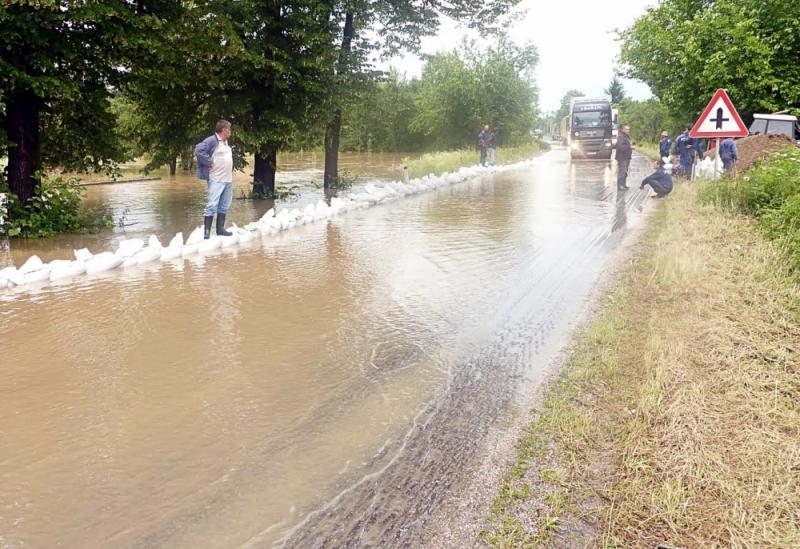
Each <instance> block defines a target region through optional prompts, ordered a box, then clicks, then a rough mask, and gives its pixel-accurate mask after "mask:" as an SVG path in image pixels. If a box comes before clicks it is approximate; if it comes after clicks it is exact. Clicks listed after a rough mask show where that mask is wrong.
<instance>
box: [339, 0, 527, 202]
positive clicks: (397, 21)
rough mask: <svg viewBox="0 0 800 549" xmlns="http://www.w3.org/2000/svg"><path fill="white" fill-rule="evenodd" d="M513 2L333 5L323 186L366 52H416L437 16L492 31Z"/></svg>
mask: <svg viewBox="0 0 800 549" xmlns="http://www.w3.org/2000/svg"><path fill="white" fill-rule="evenodd" d="M518 2H519V0H487V1H485V2H476V1H474V0H355V1H353V0H348V1H346V2H338V3H335V4H334V8H333V10H332V14H333V16H334V18H335V20H336V21H337V23H338V25H339V29H340V39H339V40H338V41H337V42H336V43H335V47H336V48H337V51H338V59H337V61H336V62H335V64H334V65H333V71H334V73H335V82H336V83H337V84H338V85H337V87H336V88H335V89H334V93H333V94H332V97H331V100H330V101H329V102H328V104H327V106H328V109H329V111H330V115H329V122H328V125H327V128H326V133H325V174H324V183H325V186H326V187H328V186H330V185H334V184H335V183H336V182H337V181H338V179H339V173H338V154H339V140H340V135H341V127H342V105H343V104H344V103H345V102H346V101H347V100H348V95H349V94H350V93H352V91H351V90H352V88H353V85H352V83H353V81H354V80H359V79H363V78H364V75H365V72H366V71H369V70H370V67H369V56H368V55H366V54H368V53H369V52H379V53H381V54H384V55H386V54H391V53H394V52H398V51H401V50H405V51H418V49H419V45H420V40H421V39H422V38H423V37H425V36H431V35H434V34H435V33H436V31H437V30H438V29H439V22H440V18H442V17H447V18H450V19H452V20H455V21H460V22H465V23H467V24H468V25H469V26H471V27H474V28H479V29H481V30H482V31H483V32H485V33H488V32H492V31H497V30H498V28H499V26H500V22H501V21H502V20H503V19H504V18H505V17H506V16H509V15H510V12H511V10H512V8H513V7H514V6H515V5H516V4H517V3H518Z"/></svg>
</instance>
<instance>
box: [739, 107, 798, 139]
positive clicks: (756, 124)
mask: <svg viewBox="0 0 800 549" xmlns="http://www.w3.org/2000/svg"><path fill="white" fill-rule="evenodd" d="M749 130H750V135H767V134H781V135H785V136H787V137H790V138H791V139H792V141H794V142H795V143H800V124H798V123H797V117H796V116H792V115H791V114H754V115H753V123H752V124H750V128H749Z"/></svg>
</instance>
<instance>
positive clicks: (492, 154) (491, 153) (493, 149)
mask: <svg viewBox="0 0 800 549" xmlns="http://www.w3.org/2000/svg"><path fill="white" fill-rule="evenodd" d="M496 139H497V132H495V131H494V130H490V131H489V142H488V143H487V144H486V155H487V159H486V160H487V161H488V162H489V165H490V166H494V165H495V164H496V163H497V145H496V144H495V140H496Z"/></svg>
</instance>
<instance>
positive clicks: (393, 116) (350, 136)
mask: <svg viewBox="0 0 800 549" xmlns="http://www.w3.org/2000/svg"><path fill="white" fill-rule="evenodd" d="M418 88H419V80H410V81H409V80H406V79H404V78H403V77H401V76H400V75H398V74H397V73H395V72H391V73H389V74H388V75H387V76H386V78H385V79H384V80H382V81H379V82H375V83H373V84H372V85H371V86H368V87H365V88H364V89H362V90H360V92H359V93H358V94H357V96H356V98H355V100H354V101H353V102H352V103H351V104H350V105H349V106H348V107H346V108H345V110H344V113H343V120H344V123H343V126H342V140H341V144H340V148H341V150H345V151H408V152H412V151H417V150H420V148H421V147H422V146H423V135H421V134H419V133H416V132H414V131H412V130H411V128H410V127H409V126H410V121H411V119H412V118H413V117H414V115H415V113H416V106H415V103H414V100H415V97H416V94H417V91H418Z"/></svg>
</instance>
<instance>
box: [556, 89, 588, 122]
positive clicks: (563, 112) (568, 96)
mask: <svg viewBox="0 0 800 549" xmlns="http://www.w3.org/2000/svg"><path fill="white" fill-rule="evenodd" d="M584 95H586V94H585V93H583V92H582V91H580V90H569V91H568V92H567V93H565V94H564V97H562V98H561V105H560V106H559V107H558V110H557V111H556V114H555V123H556V125H558V124H560V123H561V119H562V118H564V117H565V116H567V115H568V114H569V104H570V103H571V102H572V98H573V97H583V96H584Z"/></svg>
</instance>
